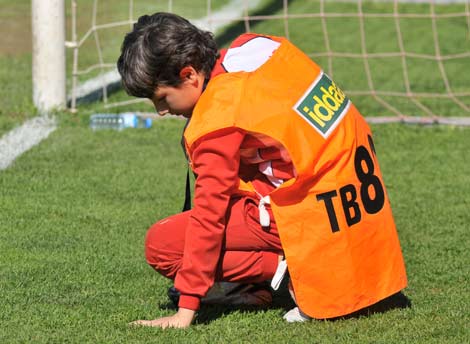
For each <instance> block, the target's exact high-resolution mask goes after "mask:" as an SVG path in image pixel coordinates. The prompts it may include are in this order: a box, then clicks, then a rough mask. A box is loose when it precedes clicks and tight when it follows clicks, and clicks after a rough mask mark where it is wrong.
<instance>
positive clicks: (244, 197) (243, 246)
mask: <svg viewBox="0 0 470 344" xmlns="http://www.w3.org/2000/svg"><path fill="white" fill-rule="evenodd" d="M118 69H119V72H120V74H121V76H122V82H123V86H124V88H125V89H126V91H127V92H128V93H129V94H131V95H134V96H137V97H145V98H149V99H151V100H152V102H153V103H154V105H155V108H156V110H157V112H158V113H159V114H160V115H165V114H167V113H171V114H175V115H181V116H184V117H187V118H188V119H189V122H188V125H187V127H186V129H185V134H184V143H185V148H186V152H187V154H188V158H189V160H190V165H191V168H192V170H193V171H194V173H195V174H196V176H197V178H196V185H195V197H194V208H193V209H192V210H190V211H187V212H183V213H181V214H177V215H174V216H171V217H169V218H167V219H164V220H162V221H160V222H157V223H156V224H155V225H154V226H152V228H150V230H149V232H148V234H147V238H146V258H147V262H148V263H149V264H150V265H151V266H152V267H153V268H154V269H156V270H157V271H158V272H160V273H161V274H163V275H164V276H166V277H168V278H171V279H173V280H174V283H175V288H176V289H177V290H178V292H179V293H180V297H179V303H178V306H179V309H178V312H177V313H176V314H174V315H172V316H169V317H164V318H160V319H155V320H150V321H137V322H136V324H140V325H148V326H159V327H163V328H165V327H187V326H189V325H190V324H191V323H192V322H193V320H194V317H195V312H196V311H197V310H198V308H199V306H200V300H201V298H203V297H204V296H205V295H206V294H207V292H208V290H209V289H210V288H211V286H212V285H213V284H214V282H216V281H228V282H239V283H258V282H263V281H267V280H271V279H273V285H274V284H278V283H280V279H281V278H278V276H277V274H276V277H274V278H273V276H274V275H275V272H276V269H277V271H278V273H279V274H280V275H281V276H282V274H283V272H284V271H283V268H285V267H286V264H284V263H285V262H287V266H288V267H289V275H290V285H291V286H292V288H291V289H292V294H293V296H294V298H295V301H296V303H297V305H298V308H295V309H294V310H292V312H290V314H289V315H288V320H289V319H290V320H292V319H293V320H299V321H302V320H305V319H307V318H308V317H313V318H322V319H323V318H333V317H338V316H342V315H346V314H350V313H352V312H355V311H356V310H359V309H362V308H365V307H367V306H369V305H372V304H374V303H377V302H378V301H380V300H383V299H385V298H386V297H388V296H390V295H392V294H394V293H397V292H399V291H400V290H401V289H403V288H404V287H405V286H406V273H405V268H404V263H403V259H402V254H401V250H400V245H399V242H398V238H397V235H396V229H395V225H394V222H393V217H392V213H391V208H390V204H389V200H388V197H387V193H386V192H385V188H384V184H383V181H382V178H381V173H380V169H379V166H378V163H377V159H376V156H375V150H374V146H373V142H372V137H371V133H370V129H369V127H368V126H367V124H366V123H365V121H364V120H363V118H362V117H361V115H360V114H359V112H358V111H357V109H356V108H355V107H354V105H353V104H352V103H351V101H350V100H349V99H348V98H347V97H346V96H345V95H344V93H343V92H342V91H341V90H340V89H339V88H338V86H337V85H336V84H335V83H334V82H333V81H331V80H330V79H329V78H328V76H327V75H326V74H324V73H323V71H322V70H321V69H320V67H318V66H317V65H316V64H315V63H314V62H312V61H311V60H310V59H309V58H308V57H307V56H306V55H304V54H303V53H302V52H301V51H299V50H298V49H297V48H296V47H295V46H293V45H292V44H291V43H290V42H288V41H287V40H286V39H283V38H280V37H272V36H263V35H257V34H244V35H241V36H240V37H238V38H237V39H236V40H235V41H234V42H233V43H232V44H231V46H230V48H229V49H227V50H223V51H221V52H220V53H219V51H218V49H217V46H216V44H215V41H214V39H213V36H212V34H211V33H209V32H205V31H202V30H199V29H198V28H196V27H195V26H193V25H192V24H191V23H189V22H188V21H187V20H185V19H184V18H181V17H179V16H176V15H174V14H169V13H156V14H154V15H152V16H143V17H141V18H139V20H138V22H137V23H136V24H135V25H134V29H133V31H132V32H130V33H128V34H127V35H126V37H125V40H124V43H123V46H122V52H121V56H120V58H119V61H118ZM282 257H285V261H282V262H281V263H279V261H280V260H281V259H282ZM278 266H279V267H278Z"/></svg>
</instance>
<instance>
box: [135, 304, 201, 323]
mask: <svg viewBox="0 0 470 344" xmlns="http://www.w3.org/2000/svg"><path fill="white" fill-rule="evenodd" d="M195 317H196V311H193V310H192V309H187V308H180V309H178V312H177V313H176V314H174V315H172V316H169V317H163V318H158V319H154V320H137V321H133V322H131V323H130V325H137V326H152V327H161V328H168V327H174V328H186V327H189V325H191V324H192V322H193V320H194V318H195Z"/></svg>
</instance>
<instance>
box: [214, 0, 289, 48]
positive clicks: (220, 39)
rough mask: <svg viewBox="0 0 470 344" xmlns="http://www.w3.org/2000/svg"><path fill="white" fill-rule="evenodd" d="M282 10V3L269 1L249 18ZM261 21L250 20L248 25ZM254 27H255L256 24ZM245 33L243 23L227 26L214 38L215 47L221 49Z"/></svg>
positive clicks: (274, 0)
mask: <svg viewBox="0 0 470 344" xmlns="http://www.w3.org/2000/svg"><path fill="white" fill-rule="evenodd" d="M294 1H295V0H290V1H289V5H291V4H292V3H293V2H294ZM283 8H284V3H283V1H278V0H273V1H269V2H268V3H266V4H265V5H263V6H262V7H260V8H258V9H257V10H255V11H253V12H251V13H250V16H252V17H255V16H262V15H266V14H274V13H277V12H279V11H282V10H283ZM262 21H263V20H250V25H252V24H251V23H252V22H255V23H258V22H262ZM254 26H256V24H255V25H254ZM251 27H253V26H251ZM245 32H246V28H245V22H244V21H238V22H236V23H233V24H231V25H228V26H227V27H226V28H224V29H223V32H221V33H220V34H218V35H217V37H216V42H217V45H218V46H219V47H223V46H224V45H226V44H228V43H231V42H232V41H233V40H234V39H235V38H237V37H238V36H239V35H241V34H243V33H245Z"/></svg>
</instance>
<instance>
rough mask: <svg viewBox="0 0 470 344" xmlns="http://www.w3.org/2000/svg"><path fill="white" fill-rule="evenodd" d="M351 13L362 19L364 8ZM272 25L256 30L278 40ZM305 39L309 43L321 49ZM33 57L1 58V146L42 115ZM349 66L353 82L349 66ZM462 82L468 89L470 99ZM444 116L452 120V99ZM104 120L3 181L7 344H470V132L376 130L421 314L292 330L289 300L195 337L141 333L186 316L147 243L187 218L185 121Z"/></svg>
mask: <svg viewBox="0 0 470 344" xmlns="http://www.w3.org/2000/svg"><path fill="white" fill-rule="evenodd" d="M81 3H82V4H85V5H86V2H81ZM103 3H104V2H103ZM0 4H1V5H2V6H3V8H2V9H5V10H3V11H0V18H4V16H6V15H7V13H13V14H11V16H15V15H19V14H21V13H26V12H27V11H26V10H25V8H24V7H25V4H24V3H23V2H18V4H13V3H11V2H7V1H6V0H0ZM7 6H8V7H7ZM302 6H315V2H313V1H296V2H292V10H293V11H298V12H299V13H302V11H304V7H302ZM329 6H330V5H329ZM340 6H343V8H342V9H343V10H351V11H352V10H353V8H352V7H351V4H342V5H340ZM371 6H372V5H371ZM374 6H379V7H381V8H384V10H387V6H389V5H386V4H375V5H374ZM400 6H401V8H402V9H403V11H412V10H413V11H423V10H426V6H424V5H420V6H416V7H411V6H405V5H400ZM454 6H457V5H454ZM268 7H269V6H268ZM274 7H275V6H274ZM266 8H267V7H266ZM266 8H265V10H266ZM6 9H8V10H6ZM451 9H452V8H451ZM268 10H273V8H268ZM388 10H389V9H388ZM439 10H440V11H444V9H443V8H441V7H439ZM274 11H276V9H275V8H274ZM18 18H19V17H18ZM27 19H28V18H27ZM299 24H300V22H299ZM265 25H267V23H259V26H255V28H256V29H257V30H262V29H266V30H272V31H273V32H274V31H275V29H276V27H274V26H271V27H268V26H265ZM300 25H307V24H300ZM307 28H312V27H310V26H309V25H307V27H306V28H304V29H302V28H301V27H299V29H298V31H299V34H300V32H302V31H307ZM235 29H237V28H235ZM417 30H418V29H417ZM235 31H236V30H235ZM418 31H419V30H418ZM454 32H457V31H454ZM296 35H297V34H296ZM304 39H305V40H306V39H307V38H302V36H299V38H296V39H295V40H297V41H298V42H305V44H307V42H308V41H304ZM316 39H318V37H317V38H316ZM312 42H314V41H312ZM319 42H320V41H318V42H316V43H315V44H319ZM380 44H382V43H381V42H378V43H377V45H380ZM385 48H386V47H384V48H382V47H381V48H380V49H385ZM457 48H459V49H463V48H464V47H462V46H461V45H458V47H457ZM416 49H421V48H419V47H418V45H417V48H416ZM422 49H426V48H425V46H424V45H423V47H422ZM30 60H31V56H30V53H28V52H23V51H21V52H17V53H12V52H8V53H5V52H2V53H1V54H0V82H1V85H2V87H1V88H0V135H2V134H3V133H5V132H7V131H8V130H10V129H11V128H13V127H14V126H15V125H17V124H18V123H21V122H22V121H24V120H25V119H27V118H30V117H32V116H34V115H35V110H34V107H33V105H32V102H31V98H30V97H31V93H32V91H31V80H30V78H31V69H30ZM359 65H361V64H359ZM338 68H339V69H338V71H337V72H338V73H340V71H341V68H343V69H344V71H342V72H341V73H344V74H345V76H346V74H347V72H348V70H347V68H344V67H342V63H340V61H338ZM357 68H360V67H359V66H358V67H357ZM384 68H386V67H384ZM350 72H351V74H352V75H356V74H360V73H359V71H358V70H356V69H355V68H354V69H350ZM335 73H336V72H335ZM386 73H391V74H386ZM461 74H462V75H461V76H459V77H461V78H462V79H459V82H461V84H462V87H467V89H468V84H465V82H464V80H463V78H464V77H465V74H464V73H461ZM387 75H389V77H390V78H392V79H393V78H395V77H396V76H395V75H393V72H392V71H390V70H387V71H386V72H384V76H383V78H384V83H385V84H386V81H387V77H386V76H387ZM431 80H432V79H431ZM419 81H420V78H418V79H417V82H419ZM350 82H351V81H350V79H348V78H345V80H344V81H342V82H341V83H345V85H347V86H349V85H350V84H349V83H350ZM358 84H359V85H360V82H359V81H358ZM392 86H393V83H391V84H390V87H392ZM384 87H385V86H384ZM387 87H388V86H387ZM112 97H115V98H116V99H125V97H126V96H125V95H124V94H123V93H122V92H121V93H117V94H115V95H113V96H112ZM353 100H354V101H355V103H356V104H359V108H360V109H361V110H363V112H365V113H366V114H374V115H376V113H374V112H375V111H377V112H378V111H383V109H381V108H379V107H378V106H377V105H376V104H375V103H374V102H373V101H371V100H370V99H368V98H367V97H364V98H358V99H353ZM390 101H394V100H393V99H392V100H390ZM434 105H435V106H437V107H440V108H441V109H443V110H446V109H447V106H446V105H445V103H443V102H441V101H439V102H436V104H434ZM402 106H403V107H405V108H406V107H407V106H409V105H407V104H403V105H402ZM136 108H138V109H147V110H148V109H150V108H149V107H147V106H146V105H139V106H137V107H133V109H136ZM409 108H410V110H409V111H410V112H412V111H413V110H412V107H411V106H409ZM101 110H103V108H102V105H101V104H89V105H87V106H83V107H81V108H79V113H78V114H76V115H72V114H69V113H59V114H58V118H59V129H58V130H57V131H55V132H54V133H53V134H51V136H50V137H49V138H48V139H47V140H45V141H44V142H43V143H41V144H40V145H39V146H36V147H35V148H33V149H32V150H30V151H28V152H27V153H25V154H24V155H22V156H21V157H20V158H19V159H18V160H17V161H16V162H15V163H14V164H13V165H12V166H11V167H10V168H8V169H6V170H4V171H0V310H1V312H0V324H1V326H0V343H148V342H152V343H155V342H156V343H269V342H271V343H291V342H294V343H335V344H337V343H361V344H362V343H387V344H389V343H436V344H438V343H439V344H440V343H456V344H461V343H469V342H470V329H469V327H468V324H469V323H470V284H469V281H470V268H469V266H470V264H469V263H470V262H469V258H468V257H469V256H468V251H469V250H470V239H469V236H468V224H469V223H470V212H469V209H470V175H469V173H468V170H469V169H468V161H469V159H470V156H469V155H470V153H469V149H468V147H470V129H465V128H454V127H435V126H429V127H423V126H405V125H382V126H373V131H374V140H375V146H376V149H377V154H378V157H379V161H380V163H381V169H382V171H383V174H384V179H385V183H386V185H387V190H388V193H389V196H390V198H391V202H392V207H393V210H394V216H395V220H396V223H397V227H398V231H399V236H400V240H401V243H402V249H403V253H404V257H405V262H406V266H407V272H408V277H409V287H408V288H407V289H406V291H405V293H406V295H407V296H408V297H409V298H410V299H411V301H412V307H411V308H407V309H402V310H393V311H390V312H387V313H383V314H375V315H372V316H369V317H361V318H353V319H348V320H340V321H334V322H325V321H312V322H310V323H306V324H286V323H285V322H284V321H283V320H282V318H281V315H282V314H283V312H284V309H283V308H282V307H281V303H276V306H275V307H273V308H271V309H267V310H259V311H254V310H241V309H227V308H222V307H204V308H203V309H202V310H201V312H200V315H199V317H198V319H197V322H196V324H195V326H193V327H192V328H190V329H188V330H168V331H163V330H159V329H152V328H132V327H129V326H128V325H127V323H128V322H130V321H133V320H136V319H142V318H146V319H151V318H155V317H158V316H162V315H166V314H171V313H172V312H173V311H174V310H173V309H171V308H170V307H169V306H168V301H167V297H166V289H167V287H168V286H170V284H171V282H170V281H168V280H166V279H164V278H163V277H160V276H159V275H158V274H156V273H155V272H153V271H152V269H151V268H149V267H148V266H147V265H146V263H145V260H144V257H143V241H144V236H145V233H146V230H147V228H148V227H149V226H150V225H151V224H153V223H154V222H156V221H157V220H158V219H161V218H163V217H166V216H168V215H170V214H174V213H176V212H179V211H180V209H181V206H182V203H183V196H184V177H185V173H186V170H185V161H184V157H183V154H182V152H181V147H180V144H179V140H180V134H181V130H182V126H183V121H179V120H173V119H169V120H162V121H159V122H158V123H156V124H155V125H154V127H153V128H152V129H150V130H132V129H130V130H125V131H123V132H113V131H101V132H92V131H91V130H89V128H88V117H89V115H90V114H91V113H92V112H95V111H101ZM445 114H447V115H452V114H453V112H452V111H447V112H445Z"/></svg>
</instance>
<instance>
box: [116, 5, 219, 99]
mask: <svg viewBox="0 0 470 344" xmlns="http://www.w3.org/2000/svg"><path fill="white" fill-rule="evenodd" d="M218 56H219V54H218V49H217V44H216V42H215V40H214V36H213V34H212V33H210V32H208V31H203V30H200V29H198V28H197V27H196V26H194V25H193V24H191V23H190V22H189V21H188V20H186V19H184V18H182V17H180V16H178V15H176V14H172V13H165V12H158V13H155V14H153V15H150V16H149V15H144V16H142V17H140V18H139V20H138V21H137V23H135V24H134V27H133V30H132V31H131V32H129V33H127V34H126V37H125V38H124V42H123V43H122V47H121V56H120V57H119V59H118V62H117V67H118V70H119V73H120V74H121V77H122V85H123V86H124V89H125V90H126V92H127V93H128V94H130V95H133V96H135V97H141V98H152V97H153V94H154V92H155V89H156V88H157V87H158V86H159V85H165V86H177V85H179V84H180V83H181V78H180V76H179V73H180V71H181V69H182V68H183V67H185V66H192V67H193V68H194V69H196V71H198V72H203V73H204V75H205V76H206V77H209V76H210V73H211V71H212V68H213V67H214V64H215V61H216V60H217V58H218Z"/></svg>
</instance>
